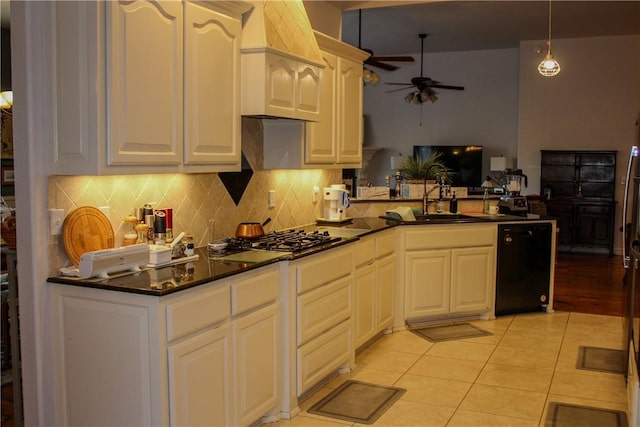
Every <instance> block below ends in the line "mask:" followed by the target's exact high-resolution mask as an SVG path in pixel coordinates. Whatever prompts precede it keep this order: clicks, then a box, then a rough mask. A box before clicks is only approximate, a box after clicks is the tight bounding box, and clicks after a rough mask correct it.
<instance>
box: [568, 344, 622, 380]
mask: <svg viewBox="0 0 640 427" xmlns="http://www.w3.org/2000/svg"><path fill="white" fill-rule="evenodd" d="M624 356H625V352H624V351H623V350H613V349H610V348H599V347H587V346H582V345H581V346H580V347H579V348H578V360H577V362H576V368H578V369H585V370H588V371H599V372H608V373H611V374H624V373H625V372H626V369H625V368H626V360H625V357H624Z"/></svg>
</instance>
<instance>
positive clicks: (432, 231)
mask: <svg viewBox="0 0 640 427" xmlns="http://www.w3.org/2000/svg"><path fill="white" fill-rule="evenodd" d="M495 236H496V228H495V227H464V226H457V227H456V229H455V230H454V229H452V228H442V229H437V228H435V227H433V226H427V227H425V229H423V230H409V231H407V232H406V235H405V249H406V250H408V251H411V250H420V249H436V248H456V247H467V246H490V245H493V244H494V243H495V240H496V237H495Z"/></svg>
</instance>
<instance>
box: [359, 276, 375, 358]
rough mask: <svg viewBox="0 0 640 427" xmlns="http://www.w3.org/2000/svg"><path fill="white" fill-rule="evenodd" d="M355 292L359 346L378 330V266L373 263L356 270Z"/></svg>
mask: <svg viewBox="0 0 640 427" xmlns="http://www.w3.org/2000/svg"><path fill="white" fill-rule="evenodd" d="M353 293H354V297H353V304H354V310H353V313H354V315H353V316H354V317H353V336H354V347H355V348H358V347H360V346H361V345H362V344H364V343H366V342H367V341H368V340H369V339H370V338H372V337H373V336H374V335H375V334H376V332H377V330H376V326H377V321H376V320H377V319H376V302H377V301H376V300H377V298H376V297H377V292H376V268H375V265H374V264H373V263H371V264H367V265H365V266H363V267H360V268H358V269H357V270H356V273H355V277H354V281H353Z"/></svg>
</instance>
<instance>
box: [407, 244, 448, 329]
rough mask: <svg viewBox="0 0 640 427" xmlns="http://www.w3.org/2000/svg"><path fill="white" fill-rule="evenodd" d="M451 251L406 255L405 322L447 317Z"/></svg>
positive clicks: (409, 253)
mask: <svg viewBox="0 0 640 427" xmlns="http://www.w3.org/2000/svg"><path fill="white" fill-rule="evenodd" d="M450 284H451V250H449V249H442V250H430V251H415V252H407V254H406V257H405V318H408V319H410V318H415V317H423V316H434V315H440V314H448V313H449V297H450Z"/></svg>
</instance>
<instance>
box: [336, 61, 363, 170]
mask: <svg viewBox="0 0 640 427" xmlns="http://www.w3.org/2000/svg"><path fill="white" fill-rule="evenodd" d="M338 65H339V66H338V98H337V108H338V135H337V143H338V163H339V164H342V165H345V164H353V165H355V167H359V165H360V164H361V163H362V86H363V83H362V61H360V62H359V61H355V60H351V59H348V58H339V59H338Z"/></svg>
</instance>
